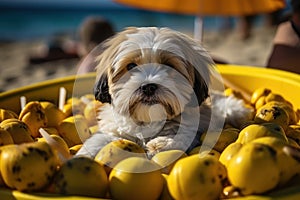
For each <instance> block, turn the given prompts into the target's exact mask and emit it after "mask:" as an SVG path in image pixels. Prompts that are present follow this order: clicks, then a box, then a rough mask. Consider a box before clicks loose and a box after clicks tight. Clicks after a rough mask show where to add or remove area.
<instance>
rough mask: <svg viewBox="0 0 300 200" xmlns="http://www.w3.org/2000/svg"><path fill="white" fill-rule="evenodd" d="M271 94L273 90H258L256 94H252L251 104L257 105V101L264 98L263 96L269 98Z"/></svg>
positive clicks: (255, 91)
mask: <svg viewBox="0 0 300 200" xmlns="http://www.w3.org/2000/svg"><path fill="white" fill-rule="evenodd" d="M269 93H271V90H270V89H268V88H257V89H256V90H254V92H253V93H252V96H251V100H250V102H251V104H255V103H256V101H257V100H258V99H259V98H260V97H262V96H267V95H268V94H269Z"/></svg>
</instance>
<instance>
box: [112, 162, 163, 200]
mask: <svg viewBox="0 0 300 200" xmlns="http://www.w3.org/2000/svg"><path fill="white" fill-rule="evenodd" d="M163 185H164V178H163V177H162V175H161V173H160V167H159V166H158V165H157V164H155V163H154V162H151V161H150V160H148V159H147V158H142V157H130V158H126V159H124V160H122V161H120V162H119V163H118V164H117V165H116V167H115V168H114V169H113V170H112V171H111V173H110V175H109V189H110V194H111V196H112V199H122V200H127V199H128V200H132V199H143V200H156V199H158V197H159V196H160V194H161V192H162V190H163Z"/></svg>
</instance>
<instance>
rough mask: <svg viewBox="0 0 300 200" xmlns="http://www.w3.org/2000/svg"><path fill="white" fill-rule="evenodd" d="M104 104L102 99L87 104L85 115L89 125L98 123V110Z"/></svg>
mask: <svg viewBox="0 0 300 200" xmlns="http://www.w3.org/2000/svg"><path fill="white" fill-rule="evenodd" d="M102 105H103V104H102V103H101V102H100V101H96V100H94V101H91V102H89V103H88V104H86V106H85V108H84V111H83V115H84V117H85V118H86V119H87V121H88V125H89V126H94V125H97V122H98V120H97V112H98V110H99V109H100V107H101V106H102Z"/></svg>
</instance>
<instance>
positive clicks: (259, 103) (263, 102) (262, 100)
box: [255, 96, 266, 110]
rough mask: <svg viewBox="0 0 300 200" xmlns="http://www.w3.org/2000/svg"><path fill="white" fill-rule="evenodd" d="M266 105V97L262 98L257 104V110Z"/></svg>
mask: <svg viewBox="0 0 300 200" xmlns="http://www.w3.org/2000/svg"><path fill="white" fill-rule="evenodd" d="M265 104H266V96H261V97H259V99H257V101H256V102H255V109H256V110H258V109H259V108H260V107H262V106H263V105H265Z"/></svg>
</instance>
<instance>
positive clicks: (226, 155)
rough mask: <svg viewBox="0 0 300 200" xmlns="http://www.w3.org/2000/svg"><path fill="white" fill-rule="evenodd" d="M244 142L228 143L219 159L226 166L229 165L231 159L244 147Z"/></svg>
mask: <svg viewBox="0 0 300 200" xmlns="http://www.w3.org/2000/svg"><path fill="white" fill-rule="evenodd" d="M242 146H243V145H242V144H241V143H239V142H234V143H231V144H230V145H228V146H227V147H226V148H225V149H224V151H223V152H222V153H221V155H220V158H219V161H220V162H221V163H222V164H223V165H224V166H226V167H228V163H229V161H230V160H231V159H232V158H233V157H234V156H235V154H236V153H237V152H239V150H240V149H241V148H242Z"/></svg>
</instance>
